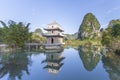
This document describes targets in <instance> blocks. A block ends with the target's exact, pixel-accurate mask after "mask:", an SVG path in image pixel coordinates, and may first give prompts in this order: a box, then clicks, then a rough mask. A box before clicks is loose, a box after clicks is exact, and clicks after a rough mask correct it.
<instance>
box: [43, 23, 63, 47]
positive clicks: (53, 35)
mask: <svg viewBox="0 0 120 80" xmlns="http://www.w3.org/2000/svg"><path fill="white" fill-rule="evenodd" d="M44 30H46V31H47V33H46V34H43V36H44V37H46V39H47V41H46V44H45V49H60V48H61V46H62V45H63V44H64V43H63V37H64V35H63V34H62V32H64V31H63V30H62V29H61V28H60V24H58V23H57V22H56V21H54V22H52V23H51V24H48V27H47V28H44Z"/></svg>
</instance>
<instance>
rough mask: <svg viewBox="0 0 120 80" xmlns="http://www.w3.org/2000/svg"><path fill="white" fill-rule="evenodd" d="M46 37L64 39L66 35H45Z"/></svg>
mask: <svg viewBox="0 0 120 80" xmlns="http://www.w3.org/2000/svg"><path fill="white" fill-rule="evenodd" d="M43 36H44V37H64V35H47V34H43Z"/></svg>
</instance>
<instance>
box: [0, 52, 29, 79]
mask: <svg viewBox="0 0 120 80" xmlns="http://www.w3.org/2000/svg"><path fill="white" fill-rule="evenodd" d="M0 63H1V64H0V65H1V67H0V78H2V77H4V76H5V75H7V74H9V79H11V80H15V79H16V78H18V79H21V77H22V75H23V73H24V72H26V73H27V74H29V71H28V65H29V64H30V63H31V61H30V58H29V57H28V56H27V54H25V53H11V54H4V55H3V56H2V58H1V61H0Z"/></svg>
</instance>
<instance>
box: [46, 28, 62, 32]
mask: <svg viewBox="0 0 120 80" xmlns="http://www.w3.org/2000/svg"><path fill="white" fill-rule="evenodd" d="M44 30H46V31H53V30H54V31H55V30H58V31H60V32H64V31H63V30H62V29H60V28H50V29H48V28H44Z"/></svg>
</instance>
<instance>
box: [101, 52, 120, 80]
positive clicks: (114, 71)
mask: <svg viewBox="0 0 120 80" xmlns="http://www.w3.org/2000/svg"><path fill="white" fill-rule="evenodd" d="M102 61H103V66H104V68H105V69H106V72H108V74H109V77H110V79H111V80H120V56H118V55H116V54H115V53H107V55H106V56H103V57H102Z"/></svg>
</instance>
